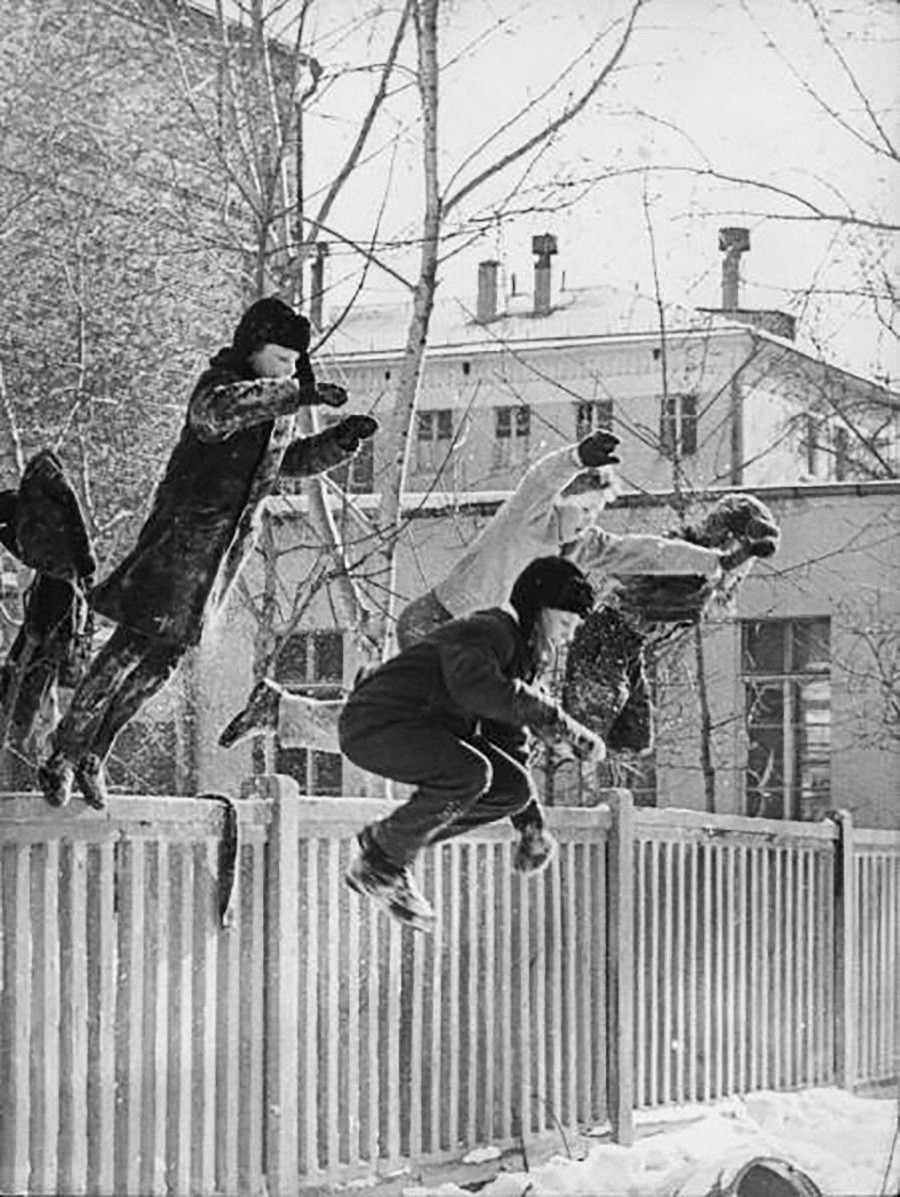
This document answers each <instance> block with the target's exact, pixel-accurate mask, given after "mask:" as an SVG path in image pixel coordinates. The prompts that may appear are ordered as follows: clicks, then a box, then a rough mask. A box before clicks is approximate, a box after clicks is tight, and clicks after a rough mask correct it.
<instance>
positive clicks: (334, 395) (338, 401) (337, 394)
mask: <svg viewBox="0 0 900 1197" xmlns="http://www.w3.org/2000/svg"><path fill="white" fill-rule="evenodd" d="M347 399H348V395H347V392H346V391H345V390H344V388H343V387H339V386H338V384H337V383H336V382H319V383H316V400H315V401H316V403H323V404H324V405H325V406H326V407H343V406H344V404H345V403H346V402H347Z"/></svg>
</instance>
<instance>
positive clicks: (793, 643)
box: [741, 619, 831, 819]
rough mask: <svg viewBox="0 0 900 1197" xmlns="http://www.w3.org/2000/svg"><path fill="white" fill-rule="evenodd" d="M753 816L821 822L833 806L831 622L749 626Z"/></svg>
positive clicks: (749, 797)
mask: <svg viewBox="0 0 900 1197" xmlns="http://www.w3.org/2000/svg"><path fill="white" fill-rule="evenodd" d="M741 662H742V669H741V672H742V675H743V685H744V711H745V717H746V727H747V735H748V739H749V751H748V757H747V769H746V775H745V800H746V811H747V814H748V815H758V816H762V817H765V818H770V819H815V818H818V817H820V816H821V815H822V814H823V813H824V812H825V811H826V810H827V809H828V807H829V806H830V794H831V769H830V749H831V680H830V671H831V648H830V624H829V620H828V619H762V620H744V621H743V622H742V624H741Z"/></svg>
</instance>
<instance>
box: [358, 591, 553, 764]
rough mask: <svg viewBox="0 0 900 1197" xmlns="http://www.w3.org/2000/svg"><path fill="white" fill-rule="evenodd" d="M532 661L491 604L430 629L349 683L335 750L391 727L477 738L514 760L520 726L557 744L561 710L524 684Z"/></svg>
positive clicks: (513, 624)
mask: <svg viewBox="0 0 900 1197" xmlns="http://www.w3.org/2000/svg"><path fill="white" fill-rule="evenodd" d="M535 667H536V661H535V660H534V656H533V654H532V652H531V650H530V648H529V646H528V645H527V644H526V642H525V639H524V636H523V634H522V629H521V627H520V625H519V622H518V620H517V619H516V617H515V616H514V615H512V614H509V613H508V612H507V611H504V610H502V609H501V608H499V607H492V608H490V609H488V610H486V611H476V612H475V614H474V615H471V616H469V617H468V618H467V619H455V620H453V621H452V622H450V623H446V624H444V625H443V626H442V627H440V628H437V629H436V630H435V631H433V632H432V633H431V634H430V635H428V636H426V637H425V639H424V640H420V641H419V642H418V643H417V644H414V645H412V646H411V647H410V648H408V649H406V650H405V651H404V652H402V653H400V654H399V655H398V656H396V657H393V658H391V660H389V661H385V663H384V664H383V665H380V666H379V667H378V668H377V669H375V670H374V671H373V672H372V673H370V674H368V675H367V676H366V677H364V678H363V679H362V680H361V681H360V682H358V683H357V685H356V687H355V688H354V690H353V692H352V693H351V694H350V697H349V698H348V699H347V702H346V703H345V705H344V710H343V712H342V715H341V722H340V736H341V746H342V747H345V746H346V745H347V742H348V739H350V738H355V737H357V736H364V735H370V734H372V733H374V732H377V731H378V729H379V728H383V727H388V726H391V725H394V724H396V723H398V722H400V723H402V722H410V723H423V722H424V723H429V724H437V725H440V726H443V727H446V728H447V729H448V730H449V731H451V732H453V733H454V734H455V735H458V736H460V737H461V738H463V739H468V738H471V737H472V736H475V735H479V734H480V735H483V736H485V737H486V738H487V739H489V740H492V741H493V742H495V743H497V744H498V745H499V746H501V747H502V748H503V749H504V750H505V751H506V752H510V753H512V754H513V755H515V756H518V757H519V759H521V760H523V761H524V760H525V759H526V756H527V736H526V733H525V729H526V728H531V729H532V730H534V731H537V732H539V733H540V734H541V735H542V736H545V737H547V738H550V739H560V738H563V736H564V735H565V732H566V730H567V729H568V728H569V726H570V725H571V720H570V719H569V717H568V716H567V715H566V714H565V712H564V711H563V710H562V707H561V706H560V705H559V704H558V703H556V702H554V701H553V699H551V698H550V697H549V696H547V695H545V694H544V693H543V692H542V691H540V690H539V689H538V688H537V687H535V686H534V685H532V680H533V678H534V674H535Z"/></svg>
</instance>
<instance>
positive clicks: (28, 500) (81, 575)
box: [0, 449, 97, 785]
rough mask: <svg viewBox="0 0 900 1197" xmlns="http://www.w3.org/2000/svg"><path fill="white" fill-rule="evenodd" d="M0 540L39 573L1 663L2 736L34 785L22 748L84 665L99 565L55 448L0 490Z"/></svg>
mask: <svg viewBox="0 0 900 1197" xmlns="http://www.w3.org/2000/svg"><path fill="white" fill-rule="evenodd" d="M0 544H2V545H3V547H4V548H5V549H6V550H7V552H9V553H11V554H12V555H13V556H14V557H16V558H17V559H18V560H19V561H22V562H23V563H24V564H25V565H28V566H29V567H30V568H32V569H33V570H34V571H35V574H34V578H33V580H32V582H31V585H30V586H29V587H28V590H27V591H26V592H25V596H24V612H23V619H22V625H21V627H20V628H19V631H18V633H17V635H16V638H15V640H14V641H13V643H12V645H11V646H10V649H9V652H8V654H7V657H6V660H5V662H4V663H3V667H2V669H0V723H2V728H3V741H4V744H5V746H6V747H8V748H10V749H12V751H13V755H14V756H15V757H17V758H18V760H19V762H20V764H22V766H23V768H22V770H21V771H19V772H21V774H22V777H23V779H25V780H23V784H27V785H31V784H32V778H31V777H30V776H27V778H26V774H29V772H30V771H29V769H28V768H27V767H26V766H25V761H24V754H23V750H24V746H25V743H26V741H27V740H28V738H29V736H30V734H31V732H32V730H33V729H34V725H35V721H36V719H37V717H38V714H39V713H40V711H41V709H42V708H43V707H44V704H45V702H47V700H48V699H49V698H50V697H51V695H52V693H53V690H54V687H55V686H56V685H64V686H74V685H75V683H76V682H77V681H78V680H79V677H80V676H81V674H82V672H83V670H84V668H85V667H86V664H87V657H88V654H89V650H90V634H89V630H88V629H89V618H88V610H87V603H86V599H85V591H86V590H87V589H88V588H89V586H90V584H91V581H92V580H93V575H94V571H95V570H96V568H97V563H96V560H95V558H94V553H93V549H92V547H91V542H90V537H89V535H88V531H87V528H86V526H85V523H84V518H83V516H82V513H81V508H80V506H79V503H78V498H77V496H76V494H75V492H74V491H73V489H72V487H71V486H70V484H69V482H68V479H67V478H66V475H65V471H64V470H63V467H62V463H61V462H60V460H59V458H58V457H57V456H56V454H55V453H53V452H52V450H49V449H45V450H42V451H41V452H40V453H38V454H36V455H35V456H34V457H33V458H32V459H31V460H30V461H29V463H28V465H27V466H26V467H25V471H24V473H23V475H22V479H21V482H20V484H19V487H18V489H17V490H9V491H3V492H0Z"/></svg>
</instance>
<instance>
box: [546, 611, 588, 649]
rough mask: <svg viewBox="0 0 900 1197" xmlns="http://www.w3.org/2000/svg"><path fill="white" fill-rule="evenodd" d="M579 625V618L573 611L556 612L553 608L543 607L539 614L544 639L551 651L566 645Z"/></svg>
mask: <svg viewBox="0 0 900 1197" xmlns="http://www.w3.org/2000/svg"><path fill="white" fill-rule="evenodd" d="M580 623H581V616H580V615H577V614H576V613H575V612H574V611H557V610H556V608H555V607H545V608H544V609H543V611H542V612H541V624H542V629H543V633H544V639H545V640H546V642H547V644H548V645H549V646H550V647H551V648H553V649H559V648H562V647H563V645H566V644H568V643H569V641H570V640H571V639H572V637H573V636H574V635H575V629H576V628H577V627H578V625H579V624H580Z"/></svg>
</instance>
